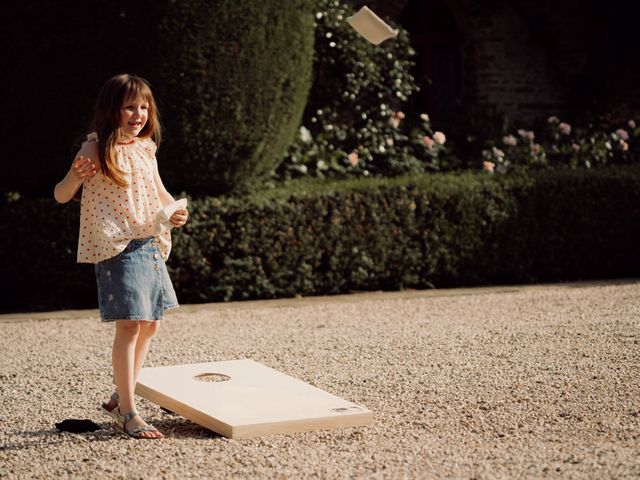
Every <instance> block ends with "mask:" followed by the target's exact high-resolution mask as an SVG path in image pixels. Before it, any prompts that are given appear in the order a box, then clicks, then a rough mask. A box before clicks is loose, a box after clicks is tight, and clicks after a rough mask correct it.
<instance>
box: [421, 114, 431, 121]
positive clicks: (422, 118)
mask: <svg viewBox="0 0 640 480" xmlns="http://www.w3.org/2000/svg"><path fill="white" fill-rule="evenodd" d="M420 120H422V121H423V122H428V121H429V115H427V114H426V113H421V114H420Z"/></svg>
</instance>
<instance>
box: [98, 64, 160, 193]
mask: <svg viewBox="0 0 640 480" xmlns="http://www.w3.org/2000/svg"><path fill="white" fill-rule="evenodd" d="M138 97H139V98H142V99H143V100H144V101H145V102H147V103H148V104H149V113H148V117H147V123H146V124H145V126H144V127H143V128H142V130H141V131H140V133H139V134H138V137H140V138H147V137H151V138H152V139H153V140H154V141H155V143H156V145H157V146H159V145H160V140H161V137H162V134H161V127H160V117H159V115H158V108H157V106H156V102H155V99H154V98H153V94H152V93H151V87H150V86H149V83H148V82H147V81H146V80H145V79H143V78H141V77H138V76H135V75H129V74H126V73H123V74H121V75H116V76H115V77H112V78H110V79H109V80H107V81H106V83H105V84H104V85H103V86H102V88H101V89H100V93H99V94H98V100H97V101H96V109H95V112H94V115H93V121H92V122H91V127H92V131H94V132H96V133H97V134H98V157H99V161H100V170H101V171H102V173H103V174H104V175H105V176H106V177H107V178H109V179H110V180H111V181H112V182H113V183H115V184H116V185H119V186H121V187H126V186H128V185H129V183H128V181H127V179H126V173H125V172H123V171H122V170H121V169H120V168H118V164H117V161H116V151H115V150H116V142H117V141H118V138H119V137H120V134H121V132H120V110H121V109H122V106H123V104H124V102H125V101H127V100H130V99H136V98H138Z"/></svg>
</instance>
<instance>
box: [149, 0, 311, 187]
mask: <svg viewBox="0 0 640 480" xmlns="http://www.w3.org/2000/svg"><path fill="white" fill-rule="evenodd" d="M312 5H313V1H312V0H288V1H287V2H282V1H280V0H266V1H265V0H262V1H260V2H229V1H228V2H217V3H216V5H215V6H214V5H212V4H211V2H207V1H205V0H184V1H180V2H169V3H168V4H167V5H166V12H165V14H164V15H163V16H162V19H161V21H160V23H159V25H158V30H159V32H160V33H159V38H158V40H159V43H160V51H161V52H162V55H160V56H158V58H157V59H156V60H157V62H158V63H157V71H156V72H155V73H156V74H155V78H156V79H157V80H156V83H157V85H158V92H159V96H160V98H162V100H163V107H164V109H165V111H166V115H165V121H164V123H165V126H166V129H167V132H168V133H167V144H166V147H165V148H164V150H161V152H160V155H161V158H166V159H167V160H168V161H167V162H166V163H165V164H164V172H166V173H167V178H168V179H169V183H170V184H171V185H173V186H176V187H178V188H181V189H187V190H188V191H189V192H191V193H194V194H196V193H200V194H202V193H206V194H219V193H224V192H228V191H230V190H239V189H242V188H246V187H247V186H248V185H250V184H252V183H254V182H259V180H260V179H261V178H263V177H265V176H266V175H268V174H269V173H270V172H271V171H272V170H273V169H274V168H275V167H276V166H277V164H278V163H279V162H280V161H281V159H282V156H283V154H284V152H285V151H286V149H287V147H288V145H289V144H290V143H291V141H292V140H293V137H294V135H295V129H296V128H297V126H298V125H299V123H300V120H301V116H302V112H303V110H304V106H305V103H306V99H307V94H308V90H309V86H310V83H311V67H312V59H313V14H312Z"/></svg>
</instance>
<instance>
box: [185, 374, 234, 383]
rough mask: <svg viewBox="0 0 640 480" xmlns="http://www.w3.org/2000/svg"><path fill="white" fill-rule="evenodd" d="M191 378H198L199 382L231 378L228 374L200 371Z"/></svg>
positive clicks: (221, 380) (224, 380)
mask: <svg viewBox="0 0 640 480" xmlns="http://www.w3.org/2000/svg"><path fill="white" fill-rule="evenodd" d="M193 378H195V379H196V380H200V381H201V382H226V381H228V380H231V377H230V376H228V375H224V374H222V373H201V374H199V375H196V376H195V377H193Z"/></svg>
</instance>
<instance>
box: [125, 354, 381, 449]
mask: <svg viewBox="0 0 640 480" xmlns="http://www.w3.org/2000/svg"><path fill="white" fill-rule="evenodd" d="M210 380H216V381H210ZM221 380H222V381H221ZM135 392H136V393H137V394H138V395H140V396H141V397H144V398H146V399H147V400H150V401H151V402H153V403H156V404H158V405H160V406H162V407H164V408H167V409H169V410H171V411H172V412H175V413H177V414H179V415H182V416H183V417H185V418H188V419H189V420H191V421H193V422H195V423H197V424H199V425H202V426H203V427H205V428H208V429H210V430H213V431H214V432H217V433H219V434H221V435H224V436H225V437H229V438H234V439H239V438H249V437H257V436H262V435H273V434H283V433H295V432H303V431H309V430H322V429H331V428H340V427H356V426H364V425H369V424H371V423H372V422H373V413H372V412H371V411H370V410H367V409H366V408H364V407H362V406H360V405H356V404H355V403H352V402H349V401H347V400H344V399H342V398H340V397H337V396H335V395H332V394H330V393H328V392H325V391H324V390H321V389H319V388H316V387H314V386H312V385H309V384H308V383H305V382H303V381H301V380H297V379H295V378H293V377H290V376H288V375H285V374H283V373H281V372H278V371H277V370H274V369H272V368H269V367H267V366H265V365H262V364H260V363H258V362H255V361H253V360H249V359H244V360H229V361H224V362H209V363H195V364H191V365H175V366H169V367H155V368H143V369H142V370H141V371H140V375H139V380H138V384H137V385H136V390H135Z"/></svg>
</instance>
